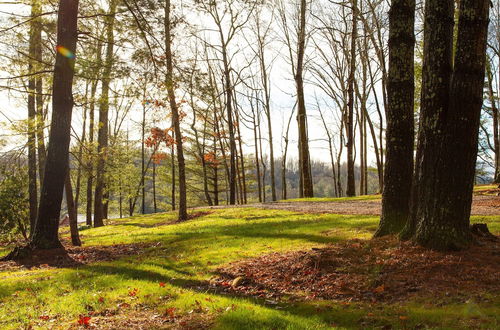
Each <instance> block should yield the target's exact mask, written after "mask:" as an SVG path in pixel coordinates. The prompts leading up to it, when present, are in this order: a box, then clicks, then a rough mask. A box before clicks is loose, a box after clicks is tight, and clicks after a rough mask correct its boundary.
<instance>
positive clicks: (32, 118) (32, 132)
mask: <svg viewBox="0 0 500 330" xmlns="http://www.w3.org/2000/svg"><path fill="white" fill-rule="evenodd" d="M39 14H40V7H39V5H38V4H37V1H33V3H32V6H31V17H32V19H33V21H32V22H31V26H30V38H29V54H30V59H29V62H28V72H29V74H30V75H31V76H30V78H29V80H28V122H27V123H28V124H27V132H28V187H29V188H28V199H29V218H30V232H31V234H32V233H33V229H34V228H35V222H36V217H37V209H38V184H37V176H36V174H37V162H36V147H37V140H36V131H37V129H36V120H37V115H36V76H35V74H36V68H37V66H38V65H37V64H38V63H35V60H34V59H35V57H36V45H35V42H36V37H35V34H36V33H37V32H36V29H37V28H36V26H35V25H36V24H37V23H36V22H37V19H36V16H37V15H39Z"/></svg>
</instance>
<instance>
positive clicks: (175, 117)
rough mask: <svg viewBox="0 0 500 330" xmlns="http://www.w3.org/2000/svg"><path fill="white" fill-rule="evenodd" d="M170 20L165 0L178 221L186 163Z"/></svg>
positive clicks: (183, 208)
mask: <svg viewBox="0 0 500 330" xmlns="http://www.w3.org/2000/svg"><path fill="white" fill-rule="evenodd" d="M170 24H171V22H170V0H166V1H165V49H166V50H165V57H166V62H167V81H166V83H167V93H168V100H169V102H170V110H171V111H172V125H173V126H174V132H175V142H176V146H177V163H178V166H179V221H185V220H187V218H188V215H187V192H186V165H185V162H184V150H183V149H182V134H181V123H180V118H179V110H178V106H177V102H176V101H175V86H174V84H175V82H174V78H173V77H174V72H173V71H174V66H173V57H172V50H171V46H172V44H171V43H172V34H171V25H170Z"/></svg>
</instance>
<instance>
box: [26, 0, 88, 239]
mask: <svg viewBox="0 0 500 330" xmlns="http://www.w3.org/2000/svg"><path fill="white" fill-rule="evenodd" d="M77 20H78V0H61V1H60V2H59V11H58V19H57V45H58V46H60V47H65V48H66V49H68V50H69V51H70V52H71V53H72V54H75V52H76V41H77V36H78V35H77ZM73 68H74V57H73V56H70V57H64V56H63V55H61V54H60V53H58V54H57V55H56V62H55V65H54V78H53V86H52V91H53V92H52V122H51V129H50V135H49V147H48V153H47V160H46V165H45V174H44V176H43V183H42V190H41V196H40V206H39V209H38V216H37V221H36V225H35V230H34V233H33V235H32V237H31V242H30V247H31V248H32V249H51V248H60V247H62V245H61V242H60V241H59V237H58V229H59V216H60V213H61V202H62V198H63V189H64V181H65V180H66V176H67V171H68V153H69V143H70V139H71V134H70V133H71V114H72V110H73V91H72V87H73V76H74V69H73Z"/></svg>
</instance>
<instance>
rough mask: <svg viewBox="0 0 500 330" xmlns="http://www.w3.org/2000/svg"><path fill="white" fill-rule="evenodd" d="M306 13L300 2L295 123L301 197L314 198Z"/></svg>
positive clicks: (304, 5) (304, 2) (302, 2)
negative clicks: (307, 97)
mask: <svg viewBox="0 0 500 330" xmlns="http://www.w3.org/2000/svg"><path fill="white" fill-rule="evenodd" d="M306 12H307V1H306V0H301V1H300V23H299V32H298V45H297V46H298V52H297V70H296V72H295V85H296V88H297V109H298V114H297V121H298V126H299V141H300V142H299V143H300V152H299V163H300V169H301V173H300V175H301V178H302V184H303V196H304V197H314V191H313V181H312V177H311V170H310V162H309V161H310V157H309V142H308V136H307V114H306V103H305V97H304V80H303V74H304V53H305V46H306Z"/></svg>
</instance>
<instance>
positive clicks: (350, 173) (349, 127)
mask: <svg viewBox="0 0 500 330" xmlns="http://www.w3.org/2000/svg"><path fill="white" fill-rule="evenodd" d="M357 7H358V2H357V0H353V1H352V32H351V51H350V57H351V58H350V68H349V83H348V91H347V94H348V104H347V122H346V133H347V134H346V135H347V136H346V138H347V141H346V145H347V189H346V194H347V196H348V197H352V196H355V195H356V186H355V177H354V83H355V81H354V80H355V73H356V39H357V37H358V8H357Z"/></svg>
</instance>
